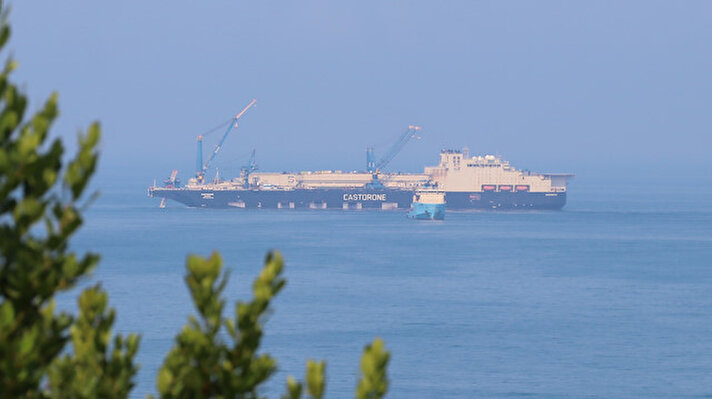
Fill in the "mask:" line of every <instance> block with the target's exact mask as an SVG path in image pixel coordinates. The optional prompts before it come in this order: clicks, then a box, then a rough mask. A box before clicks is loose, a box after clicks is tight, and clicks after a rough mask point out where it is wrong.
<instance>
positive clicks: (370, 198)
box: [148, 100, 573, 211]
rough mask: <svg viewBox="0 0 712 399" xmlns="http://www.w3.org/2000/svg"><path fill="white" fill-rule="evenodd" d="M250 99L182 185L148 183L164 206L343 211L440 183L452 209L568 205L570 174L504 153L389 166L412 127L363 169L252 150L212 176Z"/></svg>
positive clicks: (392, 206) (391, 205) (415, 129)
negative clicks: (298, 163) (263, 158)
mask: <svg viewBox="0 0 712 399" xmlns="http://www.w3.org/2000/svg"><path fill="white" fill-rule="evenodd" d="M255 101H256V100H252V101H251V102H250V103H249V104H248V105H247V107H245V108H244V109H243V110H242V111H241V112H240V113H238V114H237V115H236V116H235V117H234V118H233V119H232V120H230V121H229V125H228V128H227V130H226V131H225V133H224V134H223V136H222V138H221V139H220V141H219V143H218V144H217V145H216V147H215V149H214V150H213V152H212V154H211V155H210V157H209V158H208V160H207V161H206V162H203V153H202V144H203V137H204V136H203V135H199V136H198V159H197V163H196V173H195V175H194V176H193V177H191V178H189V179H188V183H187V184H185V185H182V184H181V183H180V180H179V179H178V178H177V171H173V173H172V174H171V177H170V178H169V179H167V180H165V181H164V184H163V185H162V186H157V185H156V184H155V183H154V184H153V186H151V187H149V188H148V195H149V196H150V197H155V198H160V199H161V202H160V206H161V207H165V206H166V204H167V201H169V200H170V201H175V202H178V203H180V204H183V205H186V206H188V207H195V208H234V209H340V210H362V209H379V210H404V211H405V210H408V209H410V208H411V204H412V202H413V201H412V200H413V196H414V194H415V193H416V192H417V191H418V190H423V189H435V190H439V191H442V192H443V193H444V194H445V201H446V202H447V207H448V209H450V210H468V209H550V210H558V209H561V208H563V207H564V205H566V192H567V182H568V180H569V179H571V178H572V177H573V175H572V174H569V173H533V172H530V171H528V170H518V169H516V168H515V167H513V166H512V165H510V163H509V162H508V161H506V160H504V159H502V158H501V157H500V156H495V155H477V156H470V155H469V150H467V149H466V148H465V149H463V150H451V149H446V150H442V151H441V152H440V162H439V163H438V165H435V166H426V167H425V168H424V170H423V173H394V172H385V171H384V168H385V167H386V165H387V164H388V163H389V162H390V161H391V160H392V159H393V158H394V157H395V156H396V155H397V154H398V153H399V152H400V151H401V150H402V149H403V147H404V146H405V145H406V144H407V143H408V142H409V141H410V140H411V139H413V138H419V134H420V130H421V128H420V127H419V126H416V125H409V126H408V129H407V130H406V131H405V132H404V133H402V134H401V135H400V136H399V137H398V139H397V140H396V142H395V143H394V144H393V145H392V146H391V147H390V149H389V150H388V151H387V152H386V153H385V154H384V155H383V156H382V157H381V158H380V159H379V160H378V161H377V160H376V157H375V155H374V150H373V148H372V147H370V148H367V149H366V170H365V171H346V172H345V171H340V170H323V171H301V172H262V171H258V170H257V169H258V168H257V166H256V163H255V160H254V158H255V152H254V150H253V152H252V155H251V157H250V161H249V162H248V164H247V165H246V166H244V167H243V168H242V169H241V170H240V173H239V176H237V177H235V178H233V179H221V178H220V177H219V175H218V174H216V176H215V179H213V180H212V181H207V179H206V173H207V171H208V168H209V166H210V162H211V161H212V160H213V159H214V158H215V157H216V155H217V154H218V152H219V151H220V149H221V148H222V147H223V145H224V143H225V139H226V138H227V136H228V134H229V133H230V131H231V130H232V129H233V128H234V127H236V126H237V121H238V119H239V118H240V117H241V116H242V115H243V114H244V113H245V112H246V111H247V110H248V109H249V108H250V107H252V106H253V105H254V104H255Z"/></svg>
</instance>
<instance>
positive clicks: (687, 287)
mask: <svg viewBox="0 0 712 399" xmlns="http://www.w3.org/2000/svg"><path fill="white" fill-rule="evenodd" d="M577 183H578V185H577ZM122 187H123V188H122ZM651 187H653V186H647V185H641V187H631V186H629V185H620V186H610V185H601V186H600V187H597V186H593V185H591V186H586V184H585V182H576V181H575V182H574V184H573V185H572V186H571V188H570V194H569V204H568V205H567V207H566V208H565V209H564V211H561V212H457V213H456V212H449V213H448V215H447V218H446V220H445V221H443V222H422V221H413V220H409V219H407V218H406V217H405V215H404V213H402V212H370V211H352V212H342V211H328V210H326V211H295V210H261V211H257V210H255V211H244V210H204V209H187V208H183V207H182V206H180V205H178V204H175V203H169V207H168V208H167V209H158V207H157V205H158V201H157V200H154V199H149V198H146V197H145V196H144V192H143V191H142V190H143V189H144V188H143V187H140V186H138V187H134V186H121V187H118V186H117V187H116V188H109V189H103V190H102V191H103V195H102V197H101V199H100V200H99V201H98V202H96V203H95V204H94V205H93V207H92V208H91V210H90V211H89V214H88V217H87V219H88V220H87V222H86V224H85V226H84V228H83V229H82V231H81V233H80V234H79V236H78V237H77V239H76V240H75V241H74V247H75V248H76V249H78V250H81V251H84V250H93V251H98V252H100V253H101V254H102V262H101V265H100V267H99V268H98V269H97V270H96V272H95V273H94V275H93V277H92V278H91V281H90V282H96V281H101V283H102V284H103V286H104V287H105V288H106V289H107V290H108V291H109V293H110V301H111V305H112V306H114V307H115V308H116V309H117V311H118V322H117V330H118V331H119V332H122V333H126V332H138V333H140V334H141V335H142V337H143V338H142V341H141V350H140V354H139V357H138V360H139V362H140V363H141V371H140V373H139V376H138V382H139V384H138V387H137V388H136V389H135V390H134V396H135V397H143V396H144V395H145V394H146V393H150V392H155V384H154V381H155V375H156V371H157V369H158V367H159V366H160V364H161V363H162V361H163V357H164V356H165V354H166V353H167V351H168V349H169V348H170V347H171V345H172V341H173V338H174V336H175V334H176V333H177V332H178V331H179V330H180V328H181V327H182V326H183V325H184V324H185V322H186V320H187V317H188V315H189V314H191V313H194V310H193V308H192V305H191V303H190V300H189V297H188V291H187V289H186V287H185V285H184V283H183V275H184V262H185V257H186V254H188V253H199V254H205V255H207V254H209V253H210V252H211V251H213V250H219V251H220V252H221V253H222V255H223V257H224V259H225V263H226V265H227V266H228V267H229V268H230V269H231V272H232V274H231V280H230V284H229V286H228V288H227V290H226V291H227V292H226V294H227V296H228V299H229V302H233V303H234V301H235V300H237V299H241V298H244V299H246V298H249V296H250V295H251V293H250V291H249V289H250V284H251V282H252V279H253V278H254V276H256V274H257V273H258V271H259V270H260V268H261V266H262V261H263V258H264V255H265V253H266V251H268V250H269V249H271V248H277V249H279V250H281V251H282V252H283V254H284V256H285V259H286V262H287V267H286V278H287V279H288V284H287V287H286V289H285V290H284V291H283V292H282V294H280V296H279V297H278V298H277V300H276V301H275V304H274V313H273V314H272V315H271V317H270V318H269V321H268V322H267V328H266V332H267V333H266V337H265V341H264V346H263V350H264V351H266V352H269V353H272V354H273V355H274V356H275V357H277V360H278V362H279V372H278V373H277V375H276V376H275V377H274V378H273V379H272V380H271V383H270V384H268V386H267V388H266V390H265V393H266V394H268V395H269V396H270V397H273V398H276V397H279V395H280V394H281V393H282V392H283V391H284V389H283V386H284V381H285V378H286V376H287V375H288V374H292V375H295V376H297V377H299V378H303V375H304V364H305V362H306V360H307V359H309V358H315V359H326V360H327V361H328V365H327V374H328V385H327V394H328V397H331V398H344V397H353V393H352V392H353V389H354V386H355V384H356V379H357V373H358V366H359V358H360V354H361V351H362V348H363V346H364V345H365V344H366V343H368V342H370V341H371V340H372V339H373V338H374V337H377V336H378V337H382V338H383V339H384V340H385V342H386V345H387V347H388V349H390V350H391V353H392V360H391V363H390V365H389V370H388V371H389V376H390V379H391V388H390V392H389V395H388V397H390V398H519V397H531V398H599V397H600V398H684V397H689V398H701V397H712V191H710V190H709V189H707V190H706V191H705V189H702V188H696V189H693V190H692V191H689V192H688V193H687V194H681V191H679V190H676V192H674V193H673V192H669V191H654V190H653V189H652V188H651ZM706 187H710V186H709V185H707V186H706ZM695 190H697V191H695ZM75 300H76V297H75V295H73V294H70V295H64V296H63V297H61V298H60V305H61V307H62V308H65V309H73V308H74V307H75ZM228 310H229V311H230V312H231V313H232V310H233V309H232V306H229V307H228Z"/></svg>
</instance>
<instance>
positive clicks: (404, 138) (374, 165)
mask: <svg viewBox="0 0 712 399" xmlns="http://www.w3.org/2000/svg"><path fill="white" fill-rule="evenodd" d="M421 129H422V128H421V127H420V126H416V125H409V126H408V130H406V131H405V132H404V133H403V134H401V135H400V137H398V140H396V142H395V143H393V145H392V146H391V148H390V149H388V151H387V152H386V154H385V155H383V157H382V158H381V159H380V160H379V161H378V162H376V157H375V155H374V153H373V147H368V148H366V171H367V172H369V173H371V176H372V178H371V181H370V182H369V183H366V186H365V187H366V188H371V189H379V188H383V187H384V186H383V184H382V183H381V182H380V181H379V180H378V174H379V173H381V169H383V168H384V167H385V166H386V165H388V163H389V162H391V161H392V160H393V158H395V156H396V155H398V153H399V152H401V150H402V149H403V147H405V145H406V144H408V142H409V141H410V140H411V139H412V138H415V137H418V132H419V131H420V130H421ZM418 138H420V137H418Z"/></svg>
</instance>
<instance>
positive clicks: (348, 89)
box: [10, 0, 712, 183]
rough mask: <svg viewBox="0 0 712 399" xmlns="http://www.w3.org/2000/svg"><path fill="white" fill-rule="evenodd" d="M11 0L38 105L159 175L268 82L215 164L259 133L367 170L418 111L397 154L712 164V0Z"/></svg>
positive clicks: (108, 152)
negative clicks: (368, 157)
mask: <svg viewBox="0 0 712 399" xmlns="http://www.w3.org/2000/svg"><path fill="white" fill-rule="evenodd" d="M11 5H12V14H11V21H12V23H13V26H14V34H13V38H12V42H11V45H10V47H11V48H12V51H13V53H14V55H15V57H16V58H17V59H18V60H19V61H20V69H19V71H18V73H17V74H16V78H17V79H19V80H20V81H21V82H23V83H26V84H27V86H26V88H27V90H28V92H29V93H30V95H31V97H32V99H33V107H34V108H36V107H37V105H38V103H39V101H40V100H41V99H43V98H45V97H46V96H47V95H48V94H49V93H50V92H51V91H52V90H58V91H59V92H60V95H61V107H62V117H61V121H60V122H59V124H58V125H57V126H58V129H57V131H58V132H61V134H63V135H66V136H67V137H73V136H74V134H75V132H76V130H77V129H78V128H80V127H84V126H86V125H87V124H88V123H89V122H90V121H91V120H93V119H100V120H101V121H102V123H103V126H104V129H105V140H104V143H103V149H104V157H103V163H102V167H103V168H104V171H107V170H110V171H119V170H126V171H127V173H129V171H130V173H132V174H135V175H136V177H137V178H140V179H144V180H146V181H147V183H148V179H152V178H153V177H159V178H160V177H163V176H164V175H167V174H168V173H169V169H170V168H172V167H176V168H179V169H180V171H181V175H182V176H184V177H187V175H189V174H190V173H192V170H193V168H194V164H195V137H196V136H197V134H199V133H201V132H203V131H205V130H207V129H209V128H211V127H213V126H214V125H216V124H219V123H220V122H223V121H225V120H226V119H229V118H230V117H231V116H232V115H233V114H234V113H236V112H237V111H239V110H240V109H241V108H242V107H243V106H244V105H245V104H246V103H247V102H248V101H249V100H250V99H251V98H253V97H254V98H257V99H258V101H259V102H258V107H257V108H255V109H253V110H251V111H249V113H248V114H246V115H245V117H244V119H243V120H242V123H241V125H240V128H239V129H238V130H236V131H234V132H233V134H232V135H231V137H230V138H228V141H227V144H226V146H225V148H224V150H223V152H222V153H221V155H220V159H219V161H218V162H216V164H217V165H218V166H220V165H222V167H223V168H226V169H227V168H231V167H232V168H236V167H238V166H239V165H240V164H241V162H242V161H244V160H245V159H246V158H247V156H248V154H249V152H250V150H251V149H252V148H256V149H257V155H258V163H259V165H260V167H261V168H262V169H263V170H298V169H309V168H317V169H327V168H334V169H345V170H352V169H363V168H364V163H365V162H364V148H365V147H366V146H367V145H369V144H373V145H376V146H377V150H376V151H377V153H379V154H380V153H383V151H385V149H386V148H387V147H388V146H389V145H390V143H391V141H393V140H395V138H396V137H397V136H398V134H400V133H401V132H402V131H403V130H404V129H405V127H406V126H407V125H408V124H410V123H417V124H420V125H422V126H423V128H424V130H423V138H422V140H419V141H417V142H414V143H412V144H410V145H409V146H408V147H407V148H406V149H405V150H404V151H403V152H402V153H401V155H400V156H399V157H398V158H397V159H396V160H394V161H393V163H392V169H403V170H411V171H418V170H421V168H422V166H423V165H426V164H434V163H436V161H437V158H438V155H437V154H438V152H439V150H440V149H441V148H444V147H453V148H459V147H462V146H464V145H468V146H469V148H470V150H471V152H473V153H495V152H498V153H501V154H502V155H504V156H505V157H506V158H508V159H509V160H511V161H512V163H513V164H514V165H515V166H518V167H521V168H526V167H528V168H532V169H535V170H540V171H572V172H579V173H580V172H581V171H582V170H585V171H591V170H596V169H599V168H600V169H601V170H609V169H610V165H611V164H613V165H617V166H621V165H622V166H625V165H634V166H635V167H636V168H637V169H638V170H642V169H645V168H648V167H656V168H660V167H661V166H662V165H666V164H670V165H672V166H673V167H676V168H681V169H685V168H689V169H692V168H693V167H697V168H698V171H699V170H707V171H709V170H711V169H712V168H711V167H710V165H711V164H712V161H711V160H710V158H711V157H712V156H711V153H712V113H711V112H710V105H711V104H712V19H711V18H710V17H711V16H712V2H709V1H699V2H694V1H666V2H656V1H586V2H574V1H548V2H545V1H519V2H517V1H490V2H480V1H463V2H456V1H447V2H436V1H390V2H389V1H353V2H344V1H294V2H275V1H256V0H253V1H234V0H230V1H185V0H174V1H154V2H150V1H145V0H144V1H113V2H105V1H95V0H92V1H89V0H86V1H79V0H74V1H61V2H59V1H50V0H45V1H39V0H22V1H13V2H11ZM220 133H221V132H220ZM220 133H217V134H214V135H213V136H210V137H209V138H208V139H206V152H207V151H208V150H209V149H211V148H212V146H213V145H214V144H215V141H216V140H217V138H218V137H217V136H219V134H220ZM224 172H225V173H228V171H224Z"/></svg>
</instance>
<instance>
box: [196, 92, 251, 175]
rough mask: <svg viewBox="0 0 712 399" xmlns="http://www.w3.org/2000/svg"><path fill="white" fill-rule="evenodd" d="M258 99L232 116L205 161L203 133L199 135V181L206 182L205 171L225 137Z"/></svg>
mask: <svg viewBox="0 0 712 399" xmlns="http://www.w3.org/2000/svg"><path fill="white" fill-rule="evenodd" d="M256 102H257V100H255V99H253V100H252V101H250V103H249V104H247V106H246V107H245V108H244V109H243V110H242V111H240V113H239V114H237V115H235V117H234V118H232V121H230V125H229V126H228V127H227V130H226V131H225V133H224V134H223V136H222V138H221V139H220V142H218V144H217V145H216V146H215V149H214V150H213V153H212V154H210V158H208V160H207V161H205V163H203V135H202V134H201V135H199V136H198V154H197V155H198V159H197V164H196V172H195V178H196V180H197V181H198V183H200V184H202V183H204V182H205V172H206V171H207V170H208V166H210V162H211V161H212V160H213V159H215V156H216V155H217V154H218V152H220V149H221V148H222V146H223V144H224V143H225V139H226V138H227V136H228V135H229V134H230V131H232V129H233V128H235V127H237V120H238V119H240V117H241V116H242V115H243V114H244V113H245V112H247V110H248V109H250V108H251V107H252V106H253V105H255V103H256Z"/></svg>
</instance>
